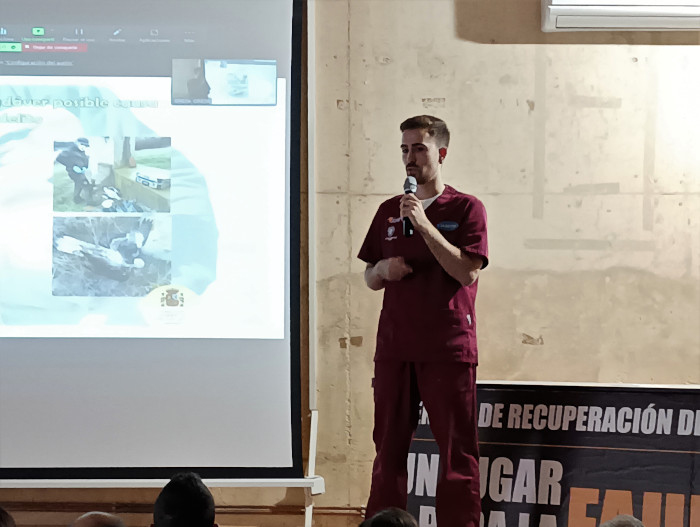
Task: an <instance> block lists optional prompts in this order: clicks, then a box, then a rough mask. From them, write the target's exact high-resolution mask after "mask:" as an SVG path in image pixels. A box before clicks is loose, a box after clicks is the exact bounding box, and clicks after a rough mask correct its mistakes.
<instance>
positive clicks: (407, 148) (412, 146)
mask: <svg viewBox="0 0 700 527" xmlns="http://www.w3.org/2000/svg"><path fill="white" fill-rule="evenodd" d="M439 150H440V149H439V148H438V145H437V143H435V138H434V137H432V136H430V135H428V132H427V131H426V130H406V131H405V132H404V133H403V135H402V136H401V152H402V159H403V164H404V165H405V166H406V175H407V176H413V177H414V178H416V181H417V182H418V184H419V185H423V184H425V183H427V182H429V181H431V180H433V179H435V178H436V177H437V174H438V167H439V166H440V151H439Z"/></svg>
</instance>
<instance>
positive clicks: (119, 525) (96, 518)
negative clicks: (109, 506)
mask: <svg viewBox="0 0 700 527" xmlns="http://www.w3.org/2000/svg"><path fill="white" fill-rule="evenodd" d="M71 527H125V525H124V522H123V521H122V519H121V518H120V517H119V516H115V515H114V514H108V513H106V512H97V511H94V512H88V513H86V514H83V515H82V516H80V517H79V518H77V519H76V520H75V521H74V522H73V523H72V524H71Z"/></svg>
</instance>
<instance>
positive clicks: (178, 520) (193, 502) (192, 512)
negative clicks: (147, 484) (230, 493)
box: [153, 472, 216, 527]
mask: <svg viewBox="0 0 700 527" xmlns="http://www.w3.org/2000/svg"><path fill="white" fill-rule="evenodd" d="M215 512H216V511H215V506H214V498H213V496H212V495H211V492H210V491H209V489H208V488H207V486H206V485H205V484H204V483H203V482H202V479H201V478H200V477H199V475H197V474H195V473H194V472H183V473H180V474H175V475H174V476H173V477H172V479H171V480H170V481H169V482H168V484H167V485H166V486H165V487H163V490H162V491H161V492H160V494H159V495H158V498H157V499H156V503H155V506H154V508H153V525H154V527H214V526H215V525H216V524H215V523H214V515H215Z"/></svg>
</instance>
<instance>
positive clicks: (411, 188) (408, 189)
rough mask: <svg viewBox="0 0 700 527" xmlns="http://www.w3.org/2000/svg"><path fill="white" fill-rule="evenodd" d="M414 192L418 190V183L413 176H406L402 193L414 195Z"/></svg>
mask: <svg viewBox="0 0 700 527" xmlns="http://www.w3.org/2000/svg"><path fill="white" fill-rule="evenodd" d="M416 190H418V182H417V181H416V178H414V177H413V176H407V177H406V181H404V183H403V191H404V192H405V193H406V194H408V193H412V194H415V193H416Z"/></svg>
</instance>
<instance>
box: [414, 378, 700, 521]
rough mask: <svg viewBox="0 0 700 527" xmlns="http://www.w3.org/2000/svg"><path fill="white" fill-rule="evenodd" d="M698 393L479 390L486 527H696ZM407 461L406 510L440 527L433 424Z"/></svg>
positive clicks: (420, 433)
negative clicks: (618, 522) (629, 526)
mask: <svg viewBox="0 0 700 527" xmlns="http://www.w3.org/2000/svg"><path fill="white" fill-rule="evenodd" d="M699 403H700V391H699V390H695V389H690V388H689V389H676V388H653V387H629V388H627V387H605V386H590V387H589V386H553V385H546V386H544V385H512V384H480V385H479V386H478V412H479V441H480V454H481V458H480V462H479V467H480V472H481V499H482V508H483V516H482V527H564V526H569V527H597V526H598V525H600V524H601V523H603V522H605V521H607V520H609V519H611V518H613V517H615V516H617V515H618V514H630V515H633V516H636V517H637V518H639V519H641V520H642V522H643V523H644V525H645V527H700V471H698V470H697V469H698V460H699V459H700V457H699V455H700V443H699V441H700V404H699ZM421 415H422V418H421V421H420V424H419V426H418V430H417V432H416V436H415V438H414V440H413V444H412V446H411V451H410V454H409V459H408V474H409V483H408V487H409V489H408V491H409V499H408V509H409V512H411V513H412V514H413V515H414V516H415V517H416V518H417V519H418V521H419V525H420V527H436V526H437V522H436V519H435V491H436V487H437V480H438V475H439V470H440V468H439V462H440V456H439V452H438V448H437V445H436V444H435V442H434V441H433V439H432V434H431V432H430V427H429V417H428V416H427V415H426V414H425V413H422V414H421Z"/></svg>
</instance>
